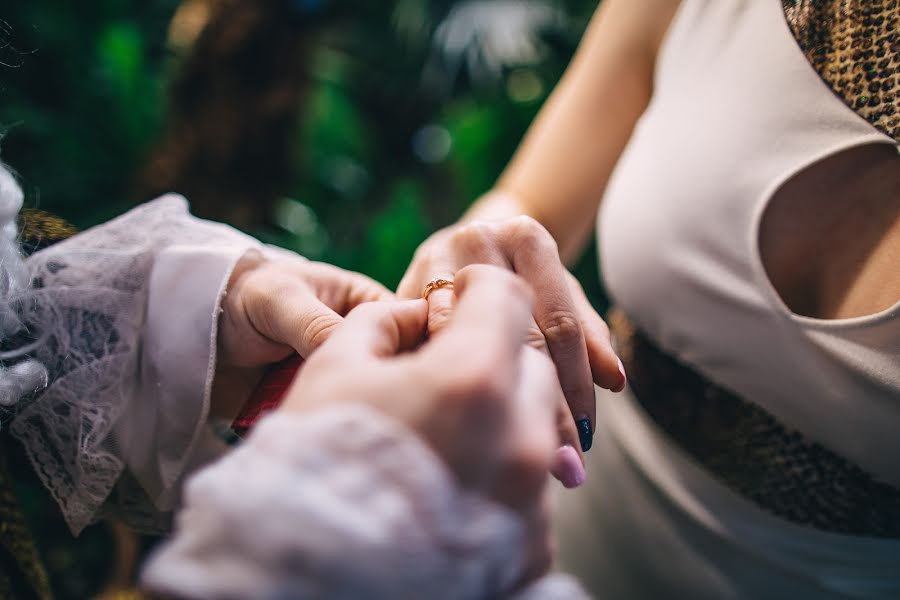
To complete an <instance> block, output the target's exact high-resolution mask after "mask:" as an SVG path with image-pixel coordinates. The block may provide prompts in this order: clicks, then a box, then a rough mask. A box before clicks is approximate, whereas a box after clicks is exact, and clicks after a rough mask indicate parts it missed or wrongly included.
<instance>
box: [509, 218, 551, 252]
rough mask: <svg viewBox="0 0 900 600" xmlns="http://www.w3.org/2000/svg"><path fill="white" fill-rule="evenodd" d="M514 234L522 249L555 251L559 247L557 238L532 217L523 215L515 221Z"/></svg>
mask: <svg viewBox="0 0 900 600" xmlns="http://www.w3.org/2000/svg"><path fill="white" fill-rule="evenodd" d="M513 234H514V236H515V239H516V242H517V245H518V247H519V248H520V249H522V250H530V251H536V252H537V251H540V252H551V251H552V252H554V253H558V252H559V248H558V246H557V244H556V240H554V239H553V236H552V235H550V232H549V231H547V229H546V228H545V227H544V226H543V225H541V224H540V223H538V222H537V221H536V220H535V219H533V218H532V217H529V216H527V215H521V216H519V217H516V218H515V220H514V222H513Z"/></svg>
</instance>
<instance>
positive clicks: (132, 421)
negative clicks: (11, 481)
mask: <svg viewBox="0 0 900 600" xmlns="http://www.w3.org/2000/svg"><path fill="white" fill-rule="evenodd" d="M28 267H29V270H30V272H31V276H32V279H33V281H34V288H33V289H29V290H26V291H24V292H23V295H24V299H23V300H22V301H20V302H19V303H18V304H19V305H20V306H21V307H22V308H23V309H24V312H25V314H24V318H25V321H26V322H27V323H29V324H30V325H31V327H32V328H33V331H35V332H36V333H37V334H38V337H39V340H38V344H36V349H35V351H34V355H35V358H37V359H38V360H39V361H40V362H41V363H42V364H44V365H46V367H47V369H48V371H49V376H50V380H49V385H48V387H47V388H46V389H45V390H44V391H43V392H42V393H40V394H38V395H37V396H36V397H34V398H33V399H29V400H26V401H23V402H22V403H21V405H20V406H18V407H17V415H16V417H15V420H14V421H13V423H12V426H11V431H12V433H13V434H14V435H15V436H16V437H17V438H18V439H19V440H20V441H21V442H22V444H23V446H24V447H25V451H26V453H27V454H28V456H29V459H30V460H31V463H32V465H33V466H34V467H35V471H36V472H37V474H38V475H39V477H40V478H41V480H42V481H43V483H44V484H45V486H46V487H47V489H48V490H49V491H50V493H51V494H52V496H53V497H54V498H55V499H56V500H57V502H58V503H59V505H60V508H61V510H62V512H63V515H64V516H65V517H66V520H67V522H68V523H69V526H70V527H71V529H72V530H73V532H75V533H78V532H79V531H80V530H81V529H82V528H83V527H85V526H86V525H88V524H90V523H91V522H93V521H95V520H97V519H98V518H101V517H103V516H107V515H109V514H110V513H113V514H116V515H117V516H120V517H122V518H124V519H125V520H126V521H127V522H128V523H129V524H130V525H132V526H133V527H136V528H139V529H144V530H160V529H166V528H167V525H168V516H169V515H168V513H169V512H170V511H171V510H172V509H173V508H174V506H175V504H176V501H177V498H178V494H179V492H180V486H181V482H182V481H183V479H184V477H185V476H186V474H187V473H189V472H190V471H191V470H193V469H194V468H196V467H197V466H199V465H201V464H203V463H204V462H207V461H208V460H210V459H211V458H213V457H215V456H217V455H218V454H219V453H220V452H221V451H222V450H223V445H222V444H221V442H219V440H218V439H217V438H216V436H214V435H213V434H212V432H211V430H210V428H208V427H207V424H208V422H209V420H210V419H211V418H215V417H220V418H224V419H229V420H230V418H232V417H234V415H235V414H236V412H237V410H239V408H240V405H241V403H242V401H246V399H247V397H248V395H249V390H251V389H252V388H253V385H254V383H255V381H256V380H258V378H259V377H260V375H261V374H262V369H263V367H264V366H265V365H266V364H269V363H272V362H276V361H278V360H281V359H282V358H284V357H286V356H288V354H290V353H291V352H298V353H300V355H301V356H304V357H305V356H307V355H309V354H310V353H311V352H312V351H313V350H314V349H315V347H316V346H317V345H318V344H320V343H321V342H322V341H324V339H325V338H327V337H328V335H329V334H330V332H331V331H332V330H333V329H334V328H335V326H336V325H337V324H338V323H339V322H340V321H341V319H342V315H344V314H346V313H347V312H348V311H349V310H350V309H351V308H353V306H355V304H357V303H360V302H365V301H367V300H375V299H383V298H386V297H389V296H390V294H389V293H388V292H387V290H385V289H384V288H382V287H381V286H378V285H377V284H375V283H374V282H371V281H370V280H367V279H365V278H363V277H362V276H359V275H356V274H352V273H347V272H345V271H341V270H339V269H336V268H334V267H330V266H327V265H319V264H317V263H312V262H308V261H305V260H303V259H301V258H299V257H297V256H296V255H293V254H292V253H287V252H280V253H276V252H274V251H270V250H268V249H266V248H264V247H263V246H262V245H261V244H260V243H259V242H258V241H256V240H254V239H253V238H250V237H248V236H246V235H243V234H242V233H240V232H238V231H236V230H234V229H232V228H230V227H227V226H225V225H222V224H218V223H212V222H209V221H203V220H200V219H196V218H194V217H192V216H191V215H190V214H189V213H188V211H187V203H186V202H185V200H184V199H183V198H180V197H177V196H168V197H164V198H161V199H159V200H157V201H154V202H151V203H148V204H146V205H143V206H140V207H138V208H136V209H134V210H133V211H131V212H129V213H127V214H125V215H123V216H121V217H119V218H117V219H114V220H112V221H110V222H108V223H105V224H103V225H100V226H98V227H95V228H93V229H90V230H88V231H85V232H83V233H81V234H79V235H76V236H74V237H72V238H70V239H68V240H66V241H64V242H61V243H59V244H57V245H55V246H52V247H50V248H47V249H45V250H43V251H41V252H38V253H36V254H35V255H33V256H32V257H31V258H30V259H29V261H28ZM113 492H114V493H113Z"/></svg>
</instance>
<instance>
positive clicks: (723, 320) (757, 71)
mask: <svg viewBox="0 0 900 600" xmlns="http://www.w3.org/2000/svg"><path fill="white" fill-rule="evenodd" d="M599 227H600V242H601V260H602V265H603V270H604V275H605V277H606V280H607V284H608V287H609V289H610V292H611V294H612V296H613V297H614V299H615V300H616V301H617V303H618V304H620V306H622V307H623V308H624V309H625V310H626V312H628V313H629V314H630V315H631V317H632V318H633V319H634V321H635V322H637V323H638V325H640V326H641V327H642V328H643V329H644V330H645V331H646V332H647V334H648V335H650V336H651V337H652V338H653V339H654V340H655V341H656V342H657V343H658V344H659V345H660V346H661V347H663V348H664V349H666V350H667V351H669V352H671V353H673V354H674V355H675V356H676V357H678V358H679V359H681V360H682V361H683V362H686V363H688V364H690V365H693V366H695V367H696V368H697V369H699V370H700V371H701V372H703V373H704V374H705V375H706V376H707V377H709V378H710V379H711V380H713V381H715V382H716V383H718V384H720V385H723V386H725V387H727V388H729V389H731V390H732V391H734V392H735V393H737V394H738V395H740V396H742V397H744V398H746V399H748V400H751V401H753V402H756V403H758V404H760V405H761V406H763V407H764V408H766V409H767V410H768V411H769V412H771V413H772V414H773V415H774V416H776V418H778V419H779V420H782V421H783V422H785V423H786V424H787V425H789V426H791V427H793V428H795V429H798V430H800V431H802V432H803V433H804V434H807V435H808V436H810V437H811V438H812V439H814V440H816V441H819V442H821V443H824V444H825V445H826V446H828V447H830V448H832V449H833V450H835V451H837V452H839V453H841V454H842V455H844V456H846V457H848V458H849V459H850V460H852V461H854V462H856V463H857V464H859V465H861V466H862V467H863V468H865V469H866V470H869V471H870V472H872V473H873V474H875V475H876V476H877V477H880V478H882V479H884V480H887V481H889V482H892V483H895V484H897V483H900V469H898V466H897V465H896V464H895V462H896V461H894V460H893V458H892V457H893V456H897V455H900V436H897V435H896V431H898V429H900V302H898V300H900V273H898V267H897V265H898V264H900V260H898V256H900V156H898V153H897V147H896V143H895V142H894V141H893V140H892V139H891V138H890V137H888V136H887V135H886V134H885V133H884V132H883V131H880V130H879V129H878V128H876V127H874V126H873V124H872V122H867V121H866V120H864V119H863V118H861V117H860V116H859V115H858V114H857V113H856V112H854V109H853V108H852V107H851V106H849V105H848V104H847V103H845V102H844V101H843V100H842V99H841V98H839V97H838V96H837V95H835V93H833V92H832V90H831V89H829V87H828V85H826V83H825V82H824V81H823V80H822V78H821V77H820V76H819V73H817V71H816V70H815V69H814V68H813V66H812V65H811V64H810V62H809V60H807V56H805V55H804V53H803V51H802V50H801V48H800V46H798V43H797V40H796V39H795V38H794V35H793V34H792V31H791V29H790V28H789V27H788V24H787V21H786V19H785V13H784V9H783V7H782V5H781V3H779V2H778V1H777V0H729V1H722V0H717V1H712V0H685V1H684V2H683V3H682V7H681V8H680V10H679V12H678V14H677V16H676V17H675V20H674V22H673V23H672V26H671V28H670V32H669V35H668V38H667V39H666V41H665V43H664V45H663V47H662V49H661V53H660V56H659V59H658V67H657V76H656V81H655V90H654V98H653V100H652V102H651V104H650V106H649V108H648V110H647V112H646V113H645V115H644V117H643V118H642V119H641V121H640V122H639V123H638V126H637V128H636V129H635V133H634V136H633V138H632V140H631V142H630V144H629V146H628V148H627V149H626V151H625V153H624V155H623V157H622V159H621V161H620V163H619V165H618V166H617V169H616V172H615V174H614V175H613V178H612V180H611V182H610V185H609V187H608V189H607V194H606V197H605V199H604V204H603V209H602V211H601V218H600V222H599Z"/></svg>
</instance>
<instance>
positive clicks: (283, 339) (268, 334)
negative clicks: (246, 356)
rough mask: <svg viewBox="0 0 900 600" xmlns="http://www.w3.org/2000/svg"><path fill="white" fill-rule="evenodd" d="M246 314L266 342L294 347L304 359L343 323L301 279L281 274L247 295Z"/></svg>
mask: <svg viewBox="0 0 900 600" xmlns="http://www.w3.org/2000/svg"><path fill="white" fill-rule="evenodd" d="M244 310H245V311H246V314H247V319H248V320H249V321H250V323H251V325H252V326H253V327H254V329H256V331H258V332H259V333H260V335H262V336H263V337H264V338H267V339H270V340H272V341H274V342H277V343H280V344H285V345H287V346H290V347H292V348H293V349H294V350H295V351H296V352H297V353H298V354H299V355H300V356H302V357H303V358H309V356H310V355H311V354H312V353H313V352H315V350H316V349H317V348H318V347H319V346H321V345H322V344H323V343H324V342H325V340H327V339H328V338H329V337H330V336H331V334H332V333H334V331H335V329H336V328H337V326H338V325H340V323H341V321H342V320H343V319H342V318H341V316H340V315H339V314H337V313H336V312H335V311H333V310H332V309H331V308H329V307H328V306H327V305H325V304H324V303H323V302H322V301H321V300H319V298H317V297H316V295H315V293H313V291H312V290H311V289H310V288H309V287H308V286H307V285H305V284H304V283H303V282H302V281H301V280H300V279H298V278H295V277H293V276H291V275H285V274H280V275H279V276H276V277H272V278H271V279H269V280H267V281H265V282H264V283H263V284H260V285H257V286H254V287H253V289H252V292H248V294H246V298H245V299H244Z"/></svg>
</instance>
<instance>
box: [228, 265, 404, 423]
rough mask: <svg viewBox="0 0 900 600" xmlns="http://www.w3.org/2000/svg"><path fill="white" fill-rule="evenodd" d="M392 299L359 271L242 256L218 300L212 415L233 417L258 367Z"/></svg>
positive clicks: (314, 344)
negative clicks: (358, 311) (363, 308)
mask: <svg viewBox="0 0 900 600" xmlns="http://www.w3.org/2000/svg"><path fill="white" fill-rule="evenodd" d="M393 298H394V295H393V294H392V293H391V292H389V291H388V290H387V289H386V288H384V287H383V286H381V285H380V284H378V283H376V282H375V281H373V280H371V279H369V278H368V277H365V276H363V275H360V274H359V273H352V272H350V271H344V270H343V269H339V268H337V267H333V266H331V265H327V264H323V263H316V262H310V261H306V260H303V259H301V258H299V257H296V258H293V257H290V256H288V255H285V256H284V257H278V258H275V259H271V258H265V257H263V256H262V255H261V254H260V253H258V252H249V253H248V254H247V255H245V256H244V257H243V258H242V259H241V260H240V261H239V263H238V265H237V267H236V268H235V270H234V272H233V273H232V276H231V279H230V280H229V284H228V292H227V294H226V295H225V298H224V300H223V302H222V316H221V317H220V319H219V336H218V349H217V361H216V365H217V370H216V377H215V379H214V381H213V392H212V414H213V415H214V416H217V417H221V418H225V419H229V420H230V419H233V418H234V417H236V416H237V414H238V413H239V412H240V410H241V407H242V406H243V404H244V403H245V402H246V401H247V398H249V397H250V395H251V393H252V392H253V390H254V389H255V388H256V386H257V385H258V384H259V382H260V380H261V378H262V376H263V373H264V369H265V367H266V366H268V365H271V364H273V363H276V362H279V361H281V360H283V359H285V358H287V357H288V356H289V355H290V354H291V353H293V352H296V353H298V354H299V355H300V356H301V357H303V358H304V359H305V358H308V357H309V356H310V355H311V354H312V353H313V352H314V351H315V350H316V349H317V348H318V347H319V346H320V345H321V344H322V343H323V342H324V341H325V340H327V339H328V338H329V337H330V335H331V334H332V333H333V332H334V331H335V330H336V328H337V327H338V325H340V323H341V322H342V321H343V318H344V317H345V316H346V315H347V313H349V312H350V311H351V310H352V309H354V308H355V307H357V306H359V305H360V304H363V303H366V302H372V301H376V300H392V299H393Z"/></svg>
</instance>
